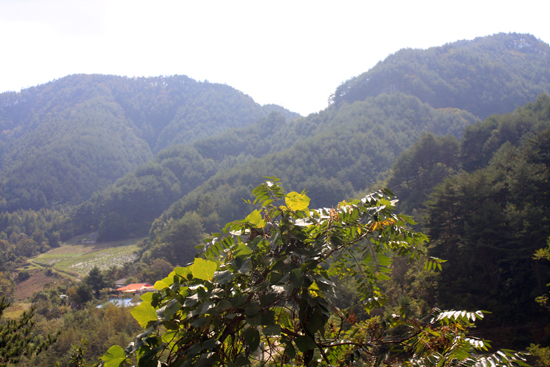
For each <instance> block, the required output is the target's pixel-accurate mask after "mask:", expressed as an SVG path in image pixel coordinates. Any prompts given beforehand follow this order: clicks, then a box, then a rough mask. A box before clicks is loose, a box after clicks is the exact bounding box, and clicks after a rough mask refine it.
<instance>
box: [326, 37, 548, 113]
mask: <svg viewBox="0 0 550 367" xmlns="http://www.w3.org/2000/svg"><path fill="white" fill-rule="evenodd" d="M394 91H399V92H403V93H407V94H412V95H414V96H417V97H418V98H419V99H420V100H421V101H423V102H427V103H429V104H430V105H431V106H433V107H435V108H444V107H454V108H460V109H463V110H466V111H469V112H471V113H473V114H474V115H476V116H478V117H480V118H486V117H488V116H489V115H491V114H494V113H499V114H501V113H505V112H512V111H513V110H514V109H515V108H516V107H519V106H522V105H524V104H525V103H527V102H531V101H534V100H535V98H536V97H537V96H538V95H539V94H540V93H543V92H546V93H548V92H550V46H548V44H546V43H544V42H542V41H541V40H539V39H537V38H536V37H534V36H532V35H529V34H517V33H510V34H504V33H500V34H495V35H493V36H488V37H480V38H476V39H474V40H472V41H458V42H453V43H448V44H446V45H444V46H440V47H432V48H430V49H427V50H417V49H403V50H400V51H398V52H396V53H395V54H392V55H390V56H388V57H387V58H386V59H385V60H384V61H381V62H379V63H378V64H377V65H376V66H375V67H373V68H372V69H371V70H369V71H367V72H365V73H363V74H361V75H359V76H357V77H355V78H352V79H350V80H348V81H347V82H345V83H343V84H342V85H341V86H339V87H338V88H337V89H336V92H335V93H334V95H333V96H332V101H333V103H334V105H336V106H340V105H341V104H342V103H351V102H354V101H362V100H364V99H365V98H366V97H371V96H376V95H378V94H380V93H391V92H394Z"/></svg>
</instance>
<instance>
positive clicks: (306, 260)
mask: <svg viewBox="0 0 550 367" xmlns="http://www.w3.org/2000/svg"><path fill="white" fill-rule="evenodd" d="M253 194H254V197H255V199H254V201H253V202H249V203H251V204H253V205H254V206H255V207H256V208H257V209H255V210H253V211H252V213H250V214H249V215H248V216H246V218H245V219H242V220H237V221H233V222H230V223H228V224H227V225H226V226H225V228H224V235H221V234H220V235H218V236H217V237H215V238H213V239H212V240H209V241H207V244H206V245H205V246H204V250H203V252H202V255H201V256H200V257H197V258H195V260H194V262H193V264H192V265H190V266H187V267H176V268H175V269H174V271H173V272H172V273H170V274H169V275H168V277H166V278H164V279H162V280H160V281H158V282H156V283H155V288H157V289H158V292H156V293H148V294H145V295H143V296H142V300H143V302H142V303H141V305H140V306H138V307H136V308H134V309H133V310H132V314H133V316H134V317H135V318H136V320H137V321H138V322H139V323H140V325H141V326H142V328H143V329H145V330H144V331H143V332H142V333H141V334H139V335H138V336H137V338H136V340H135V342H133V343H132V344H130V345H129V346H128V347H127V348H126V349H122V348H121V347H117V346H114V347H111V348H110V349H109V351H108V352H107V353H106V354H105V355H104V356H103V357H102V359H103V360H104V361H105V363H106V365H109V366H113V367H115V366H120V365H123V364H124V363H125V362H126V361H127V360H128V359H127V358H128V357H129V356H131V355H135V356H136V357H137V365H138V366H157V365H163V366H195V365H196V366H212V365H224V366H244V365H250V364H252V363H255V361H261V362H262V364H265V363H271V362H273V363H277V364H281V365H290V364H289V363H292V364H294V363H297V364H300V365H305V366H314V365H327V366H328V365H350V364H352V363H354V361H363V362H368V363H369V364H375V365H379V364H381V363H382V362H385V363H388V361H389V360H390V358H394V357H395V356H398V355H400V356H404V355H406V356H408V357H407V358H410V359H408V362H406V363H407V364H411V365H434V366H435V365H437V366H451V365H456V364H457V363H461V364H465V365H474V364H475V363H477V362H482V363H483V361H485V363H486V362H487V361H489V362H490V363H491V364H492V365H498V366H500V365H502V366H504V365H506V366H512V365H513V363H517V364H520V365H524V364H523V362H522V361H521V358H520V356H519V355H515V354H513V353H511V352H499V353H498V354H493V355H490V356H483V357H480V356H474V354H473V353H474V352H476V351H478V352H481V351H486V350H487V348H488V345H487V344H486V343H485V342H484V341H482V340H480V339H477V338H475V337H466V330H467V329H468V328H469V327H472V326H473V321H475V320H476V318H482V317H483V314H482V313H481V312H480V311H477V312H465V311H449V312H441V311H438V310H433V311H432V312H431V313H430V314H429V315H428V316H426V317H425V318H424V320H410V319H406V318H405V316H403V317H401V316H400V315H390V316H389V317H387V318H384V319H381V318H373V319H371V320H370V321H366V322H357V318H356V317H355V316H354V314H353V311H352V310H345V309H339V308H337V307H336V306H335V305H334V304H333V301H334V299H335V283H334V282H333V280H332V279H333V277H334V276H338V277H340V278H344V279H353V280H354V282H355V285H354V287H356V289H357V291H358V295H359V300H360V305H361V307H362V308H364V309H365V310H367V311H372V310H373V309H375V308H377V307H380V306H382V305H383V304H384V303H385V302H386V296H385V293H384V291H383V289H382V287H381V283H382V282H383V281H385V280H387V279H388V275H389V274H390V272H391V266H392V263H393V259H394V258H395V257H403V258H406V259H409V260H410V261H415V260H419V259H425V260H426V261H427V265H426V266H427V267H428V268H433V267H438V265H439V264H440V263H441V262H442V260H439V259H437V258H433V257H428V256H427V255H426V254H425V253H424V252H423V250H422V248H423V243H424V242H426V241H427V237H426V236H425V235H423V234H421V233H417V232H414V231H411V230H410V229H408V226H409V225H411V224H414V222H413V221H412V220H411V219H410V218H409V217H406V216H401V215H396V214H395V213H394V212H393V211H394V198H393V194H392V193H391V192H390V191H389V190H381V191H378V192H375V193H373V194H371V195H368V196H366V197H364V198H363V199H361V200H353V201H349V202H345V201H344V202H341V203H340V204H338V206H337V207H336V208H332V209H319V210H310V209H309V198H308V197H307V196H306V195H305V193H303V192H302V193H297V192H290V193H288V194H286V193H285V191H284V189H283V188H282V186H281V185H280V183H279V182H278V179H276V178H269V181H266V182H264V183H263V184H261V185H260V186H258V187H256V188H255V189H254V190H253ZM396 328H397V329H398V330H400V331H401V333H400V334H399V335H398V336H390V334H389V331H390V330H392V329H396Z"/></svg>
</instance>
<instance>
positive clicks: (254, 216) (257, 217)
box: [245, 210, 266, 228]
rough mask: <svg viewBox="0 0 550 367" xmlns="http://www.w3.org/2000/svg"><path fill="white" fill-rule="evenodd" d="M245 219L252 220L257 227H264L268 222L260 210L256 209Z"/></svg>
mask: <svg viewBox="0 0 550 367" xmlns="http://www.w3.org/2000/svg"><path fill="white" fill-rule="evenodd" d="M245 220H246V221H247V222H250V223H251V224H252V225H254V227H256V228H264V227H265V224H266V223H265V220H263V218H262V214H261V213H260V212H259V211H258V210H254V211H253V212H252V213H250V214H249V215H248V216H247V217H246V219H245Z"/></svg>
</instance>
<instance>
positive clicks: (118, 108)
mask: <svg viewBox="0 0 550 367" xmlns="http://www.w3.org/2000/svg"><path fill="white" fill-rule="evenodd" d="M274 111H277V112H278V113H282V114H283V115H284V116H285V117H284V118H283V119H286V118H289V119H295V118H297V117H299V116H298V115H297V114H295V113H292V112H290V111H288V110H285V109H283V108H281V107H277V106H266V107H262V106H260V105H258V104H257V103H255V102H254V101H253V100H252V98H250V97H249V96H246V95H244V94H243V93H241V92H239V91H236V90H235V89H233V88H231V87H229V86H226V85H221V84H212V83H208V82H204V83H201V82H197V81H195V80H193V79H190V78H188V77H185V76H177V75H176V76H172V77H153V78H125V77H117V76H106V75H71V76H68V77H65V78H62V79H59V80H56V81H53V82H50V83H48V84H44V85H40V86H37V87H33V88H28V89H25V90H22V91H21V92H19V93H11V92H10V93H2V94H0V131H2V134H1V136H0V143H1V144H0V146H1V149H0V162H1V163H2V165H1V166H0V176H1V177H2V184H1V185H0V192H1V195H2V198H0V208H2V209H7V210H8V211H14V210H17V209H34V210H38V209H40V208H45V207H46V208H51V207H54V206H59V205H64V204H70V205H76V204H79V203H81V202H83V201H85V200H87V199H89V198H90V196H91V195H92V194H93V193H94V192H95V191H97V190H98V189H101V188H105V187H106V186H108V185H110V184H112V183H113V182H115V180H116V179H118V178H120V177H121V176H123V175H124V174H125V173H127V172H129V171H131V170H133V169H135V168H136V167H137V166H138V165H140V164H143V163H145V162H146V161H148V160H150V159H151V158H152V156H153V152H158V151H160V150H161V149H163V148H166V147H168V146H170V145H174V144H184V143H186V144H188V143H192V142H193V141H195V140H197V139H201V138H206V137H208V136H211V135H215V134H219V133H221V132H223V131H225V130H227V129H229V128H234V127H243V126H246V125H250V124H252V123H253V122H254V121H256V120H257V119H259V118H261V117H264V116H267V115H269V114H270V113H272V112H274Z"/></svg>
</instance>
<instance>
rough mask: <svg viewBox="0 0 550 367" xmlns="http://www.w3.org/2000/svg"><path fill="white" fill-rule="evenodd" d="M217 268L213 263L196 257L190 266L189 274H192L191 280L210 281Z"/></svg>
mask: <svg viewBox="0 0 550 367" xmlns="http://www.w3.org/2000/svg"><path fill="white" fill-rule="evenodd" d="M217 268H218V264H216V263H215V262H214V261H210V260H204V259H201V258H200V257H198V258H196V259H195V261H194V262H193V265H191V273H192V274H193V278H197V279H202V280H212V278H213V277H214V273H215V272H216V269H217Z"/></svg>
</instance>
